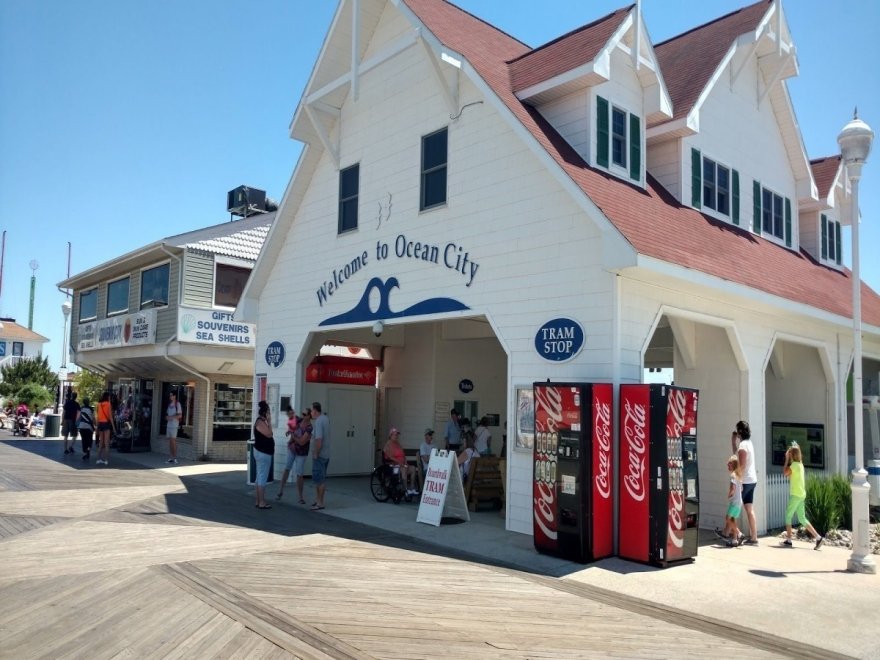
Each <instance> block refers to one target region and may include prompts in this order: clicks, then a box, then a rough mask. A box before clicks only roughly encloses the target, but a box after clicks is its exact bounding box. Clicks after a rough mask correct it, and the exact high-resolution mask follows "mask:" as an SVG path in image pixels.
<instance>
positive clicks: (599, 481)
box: [593, 402, 611, 500]
mask: <svg viewBox="0 0 880 660" xmlns="http://www.w3.org/2000/svg"><path fill="white" fill-rule="evenodd" d="M593 429H594V433H595V436H596V441H597V442H598V443H599V466H598V467H599V469H598V471H597V473H596V490H598V491H599V495H601V496H602V499H605V500H607V499H609V498H610V497H611V406H609V405H608V404H607V403H603V402H597V403H596V419H595V421H594V423H593Z"/></svg>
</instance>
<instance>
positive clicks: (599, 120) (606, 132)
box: [596, 96, 642, 182]
mask: <svg viewBox="0 0 880 660" xmlns="http://www.w3.org/2000/svg"><path fill="white" fill-rule="evenodd" d="M641 126H642V120H641V119H640V118H639V116H638V115H634V114H632V113H630V112H627V111H626V110H624V109H623V108H620V107H618V106H616V105H611V104H610V103H609V102H608V100H607V99H603V98H602V97H601V96H597V97H596V165H598V166H599V167H603V168H605V169H606V170H609V171H610V172H611V173H612V174H617V175H619V176H627V177H629V178H630V179H632V180H633V181H637V182H641V180H642V129H641Z"/></svg>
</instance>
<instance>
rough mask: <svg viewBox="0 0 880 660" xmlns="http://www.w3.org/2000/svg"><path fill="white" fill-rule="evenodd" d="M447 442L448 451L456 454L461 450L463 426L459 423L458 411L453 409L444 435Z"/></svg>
mask: <svg viewBox="0 0 880 660" xmlns="http://www.w3.org/2000/svg"><path fill="white" fill-rule="evenodd" d="M443 438H444V439H445V440H446V449H448V450H450V451H454V452H455V453H456V454H457V453H458V452H459V451H460V450H461V424H460V423H459V421H458V411H457V410H456V409H455V408H453V409H452V410H450V411H449V421H448V422H446V431H445V432H444V433H443Z"/></svg>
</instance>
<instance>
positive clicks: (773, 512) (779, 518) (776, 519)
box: [767, 470, 828, 529]
mask: <svg viewBox="0 0 880 660" xmlns="http://www.w3.org/2000/svg"><path fill="white" fill-rule="evenodd" d="M810 475H813V476H817V477H827V476H828V473H827V472H823V471H821V470H806V476H807V477H809V476H810ZM788 489H789V486H788V479H786V478H785V477H784V476H783V475H782V473H781V472H771V473H770V474H768V475H767V529H780V528H782V527H785V506H786V504H788Z"/></svg>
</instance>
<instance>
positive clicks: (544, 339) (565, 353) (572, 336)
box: [535, 318, 584, 362]
mask: <svg viewBox="0 0 880 660" xmlns="http://www.w3.org/2000/svg"><path fill="white" fill-rule="evenodd" d="M583 347H584V329H583V328H582V327H581V324H580V323H578V322H577V321H574V320H572V319H566V318H559V319H553V320H552V321H547V322H546V323H545V324H544V325H542V326H541V327H540V328H539V329H538V332H537V334H535V350H536V351H538V355H540V356H541V357H542V358H544V359H545V360H550V361H551V362H565V361H566V360H570V359H571V358H573V357H574V356H575V355H577V354H578V353H580V352H581V349H582V348H583Z"/></svg>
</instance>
